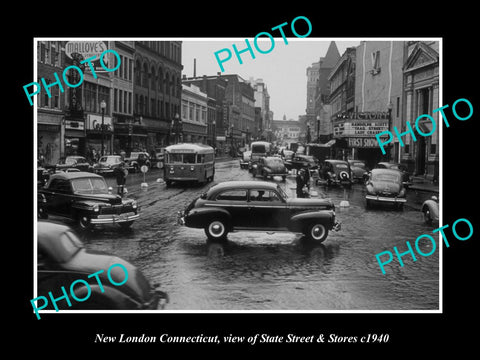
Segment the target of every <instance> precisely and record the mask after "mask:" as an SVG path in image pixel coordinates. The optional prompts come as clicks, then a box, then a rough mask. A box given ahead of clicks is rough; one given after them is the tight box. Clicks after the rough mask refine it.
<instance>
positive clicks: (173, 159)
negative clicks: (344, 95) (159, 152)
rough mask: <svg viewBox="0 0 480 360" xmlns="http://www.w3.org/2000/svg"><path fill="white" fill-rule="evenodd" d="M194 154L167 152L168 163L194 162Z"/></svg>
mask: <svg viewBox="0 0 480 360" xmlns="http://www.w3.org/2000/svg"><path fill="white" fill-rule="evenodd" d="M195 155H196V154H193V153H188V154H179V153H173V154H168V163H170V164H195V157H196V156H195Z"/></svg>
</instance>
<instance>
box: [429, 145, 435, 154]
mask: <svg viewBox="0 0 480 360" xmlns="http://www.w3.org/2000/svg"><path fill="white" fill-rule="evenodd" d="M436 153H437V144H430V154H436Z"/></svg>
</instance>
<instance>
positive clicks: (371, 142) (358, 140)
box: [348, 137, 378, 148]
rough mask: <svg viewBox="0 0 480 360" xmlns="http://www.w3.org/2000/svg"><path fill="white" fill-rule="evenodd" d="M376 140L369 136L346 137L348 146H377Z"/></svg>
mask: <svg viewBox="0 0 480 360" xmlns="http://www.w3.org/2000/svg"><path fill="white" fill-rule="evenodd" d="M377 146H378V142H377V139H375V138H370V137H350V138H348V147H350V148H373V147H377Z"/></svg>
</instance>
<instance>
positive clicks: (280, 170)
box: [252, 156, 288, 181]
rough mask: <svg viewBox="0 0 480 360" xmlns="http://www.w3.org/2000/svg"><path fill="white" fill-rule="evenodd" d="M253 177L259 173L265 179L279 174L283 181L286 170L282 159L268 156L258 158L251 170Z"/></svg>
mask: <svg viewBox="0 0 480 360" xmlns="http://www.w3.org/2000/svg"><path fill="white" fill-rule="evenodd" d="M252 175H253V177H255V176H257V175H260V176H263V178H264V179H265V180H266V179H268V178H269V177H270V178H271V179H273V177H274V176H281V177H282V180H283V181H285V179H286V178H287V175H288V170H287V168H286V167H285V164H284V162H283V160H282V159H281V158H279V157H275V156H268V157H264V158H260V159H258V161H257V164H256V166H254V168H253V171H252Z"/></svg>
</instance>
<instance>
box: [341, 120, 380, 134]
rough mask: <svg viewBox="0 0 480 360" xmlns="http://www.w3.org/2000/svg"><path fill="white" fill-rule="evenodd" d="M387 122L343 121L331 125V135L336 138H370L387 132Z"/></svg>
mask: <svg viewBox="0 0 480 360" xmlns="http://www.w3.org/2000/svg"><path fill="white" fill-rule="evenodd" d="M388 129H389V126H388V121H385V120H381V121H378V120H377V121H374V120H370V121H369V120H366V121H365V120H358V119H356V120H353V121H345V122H341V123H338V124H334V125H333V135H334V136H337V137H343V136H365V137H372V136H375V135H376V134H378V133H381V132H383V131H388Z"/></svg>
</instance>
